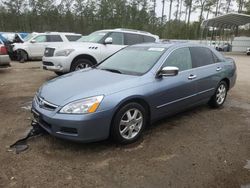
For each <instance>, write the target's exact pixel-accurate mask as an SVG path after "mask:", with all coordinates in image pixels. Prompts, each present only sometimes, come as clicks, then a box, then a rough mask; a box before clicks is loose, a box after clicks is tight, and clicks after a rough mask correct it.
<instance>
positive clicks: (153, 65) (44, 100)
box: [32, 43, 236, 144]
mask: <svg viewBox="0 0 250 188" xmlns="http://www.w3.org/2000/svg"><path fill="white" fill-rule="evenodd" d="M235 81H236V66H235V63H234V60H233V59H228V58H225V57H223V56H222V55H221V54H220V53H219V52H217V51H216V50H215V49H213V48H210V47H207V46H202V45H196V44H190V43H147V44H138V45H133V46H129V47H126V48H124V49H123V50H121V51H119V52H117V53H116V54H114V55H113V56H111V57H109V58H108V59H106V60H105V61H103V62H102V63H101V64H98V65H97V66H94V67H92V68H87V69H83V70H79V71H76V72H74V73H69V74H66V75H64V76H61V77H58V78H56V79H53V80H51V81H49V82H47V83H45V84H44V85H43V86H42V87H41V88H40V89H39V90H38V92H37V94H36V95H35V97H34V100H33V103H32V112H33V114H34V117H35V119H36V121H37V122H38V123H39V124H40V125H41V127H43V128H44V129H45V130H46V131H47V132H49V133H50V134H51V135H54V136H56V137H59V138H63V139H68V140H73V141H79V142H91V141H97V140H103V139H107V138H108V137H110V136H111V137H112V138H113V139H114V140H115V141H116V142H118V143H123V144H128V143H132V142H135V141H136V140H137V139H138V138H139V137H140V136H141V135H142V132H143V130H144V128H145V126H146V125H147V124H149V123H151V122H153V121H156V120H159V119H161V118H163V117H166V116H169V115H172V114H175V113H177V112H180V111H183V110H186V109H188V108H191V107H194V106H196V105H200V104H204V103H208V104H209V105H211V106H212V107H217V108H218V107H220V106H222V105H223V103H224V102H225V100H226V96H227V92H228V91H229V89H230V88H232V87H233V86H234V84H235Z"/></svg>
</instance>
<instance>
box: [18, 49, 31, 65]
mask: <svg viewBox="0 0 250 188" xmlns="http://www.w3.org/2000/svg"><path fill="white" fill-rule="evenodd" d="M28 59H29V56H28V54H27V52H25V51H24V50H20V51H19V52H18V60H19V62H20V63H24V62H26V61H28Z"/></svg>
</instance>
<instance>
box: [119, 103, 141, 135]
mask: <svg viewBox="0 0 250 188" xmlns="http://www.w3.org/2000/svg"><path fill="white" fill-rule="evenodd" d="M142 125H143V115H142V112H141V111H140V110H138V109H136V108H133V109H129V110H127V111H126V112H125V113H124V114H123V116H122V118H121V121H120V125H119V132H120V135H121V136H122V137H123V138H124V139H127V140H130V139H133V138H135V137H136V136H137V135H138V133H139V132H140V130H141V128H142Z"/></svg>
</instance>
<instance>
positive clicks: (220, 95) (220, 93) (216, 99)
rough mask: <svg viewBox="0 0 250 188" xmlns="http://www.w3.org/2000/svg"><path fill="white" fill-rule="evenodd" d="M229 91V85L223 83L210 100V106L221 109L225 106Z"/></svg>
mask: <svg viewBox="0 0 250 188" xmlns="http://www.w3.org/2000/svg"><path fill="white" fill-rule="evenodd" d="M227 91H228V85H227V83H226V82H225V81H221V82H220V83H219V84H218V86H217V88H216V90H215V93H214V95H213V96H212V98H211V99H210V101H209V102H208V104H209V105H210V106H211V107H213V108H219V107H221V106H222V105H223V104H224V102H225V101H226V97H227Z"/></svg>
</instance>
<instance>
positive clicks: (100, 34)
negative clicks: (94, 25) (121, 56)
mask: <svg viewBox="0 0 250 188" xmlns="http://www.w3.org/2000/svg"><path fill="white" fill-rule="evenodd" d="M107 34H108V32H105V31H97V32H94V33H91V34H90V35H88V36H84V37H82V38H80V39H79V40H78V42H96V43H100V42H101V41H102V40H103V38H104V37H105V36H106V35H107Z"/></svg>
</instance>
